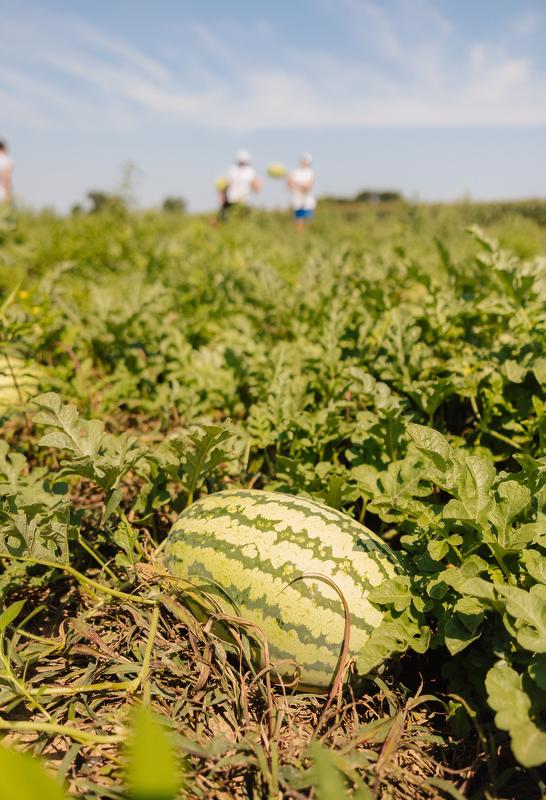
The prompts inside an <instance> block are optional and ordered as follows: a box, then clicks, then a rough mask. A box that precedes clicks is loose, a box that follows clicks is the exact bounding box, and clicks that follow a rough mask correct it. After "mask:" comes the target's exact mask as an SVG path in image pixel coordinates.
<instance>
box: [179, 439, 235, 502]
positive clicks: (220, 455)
mask: <svg viewBox="0 0 546 800" xmlns="http://www.w3.org/2000/svg"><path fill="white" fill-rule="evenodd" d="M232 436H233V434H232V433H231V431H229V430H227V429H226V428H225V427H222V426H219V425H205V426H204V427H203V429H202V430H201V431H198V432H196V433H193V434H192V435H191V436H190V441H191V447H190V448H188V446H187V444H186V443H185V442H183V441H180V440H177V439H173V440H172V442H171V443H170V444H171V446H172V448H173V449H174V450H175V451H176V452H177V453H178V454H179V455H180V456H181V458H182V464H181V467H182V472H183V476H184V485H185V489H186V492H187V494H188V503H191V502H192V501H193V497H194V493H195V490H196V489H197V487H198V485H199V484H200V483H202V482H203V481H204V480H205V478H206V476H207V475H208V474H209V473H210V472H212V471H213V470H214V469H216V468H217V467H218V466H219V465H220V464H223V463H224V462H226V461H230V460H231V459H232V458H233V456H232V455H231V454H230V453H229V452H228V451H227V450H225V449H224V448H223V447H221V445H222V444H223V443H224V442H225V441H226V440H227V439H230V438H231V437H232Z"/></svg>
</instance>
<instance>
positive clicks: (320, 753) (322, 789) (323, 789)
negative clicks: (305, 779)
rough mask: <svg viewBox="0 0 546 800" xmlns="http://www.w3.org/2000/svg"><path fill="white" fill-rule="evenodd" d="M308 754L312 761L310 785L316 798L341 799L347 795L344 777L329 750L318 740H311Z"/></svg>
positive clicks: (320, 799) (322, 799) (323, 799)
mask: <svg viewBox="0 0 546 800" xmlns="http://www.w3.org/2000/svg"><path fill="white" fill-rule="evenodd" d="M309 755H310V757H311V759H312V762H313V766H312V769H311V782H312V783H311V785H312V786H313V788H314V789H315V796H316V798H317V800H333V798H336V800H337V798H340V800H341V799H342V798H343V797H347V786H346V783H345V779H344V778H343V774H342V773H341V772H340V771H339V769H338V768H337V766H336V764H335V762H334V759H333V757H332V754H331V753H330V751H329V750H327V749H326V748H325V747H323V746H322V745H321V744H319V743H318V742H313V743H312V744H311V745H310V746H309Z"/></svg>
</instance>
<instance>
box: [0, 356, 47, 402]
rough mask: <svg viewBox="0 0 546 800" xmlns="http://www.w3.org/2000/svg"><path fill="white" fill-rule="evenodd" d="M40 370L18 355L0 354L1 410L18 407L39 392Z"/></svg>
mask: <svg viewBox="0 0 546 800" xmlns="http://www.w3.org/2000/svg"><path fill="white" fill-rule="evenodd" d="M38 382H39V371H38V369H37V368H35V367H34V366H32V365H30V366H28V365H26V364H25V362H24V361H23V360H22V359H20V358H17V357H14V356H10V357H9V359H8V358H7V357H6V356H5V355H0V411H2V410H6V409H9V408H17V407H18V406H20V405H22V404H24V403H26V402H27V401H28V400H29V398H31V397H34V396H35V395H36V394H38Z"/></svg>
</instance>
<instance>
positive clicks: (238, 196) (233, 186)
mask: <svg viewBox="0 0 546 800" xmlns="http://www.w3.org/2000/svg"><path fill="white" fill-rule="evenodd" d="M255 178H256V170H255V169H254V167H251V166H250V165H249V164H232V166H231V167H230V168H229V170H228V174H227V179H228V188H227V192H226V197H227V200H228V203H246V201H247V200H248V198H249V197H250V193H251V191H252V182H253V180H254V179H255Z"/></svg>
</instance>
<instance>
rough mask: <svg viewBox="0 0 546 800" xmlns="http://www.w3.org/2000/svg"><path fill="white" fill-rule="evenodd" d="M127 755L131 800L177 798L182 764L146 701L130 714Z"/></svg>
mask: <svg viewBox="0 0 546 800" xmlns="http://www.w3.org/2000/svg"><path fill="white" fill-rule="evenodd" d="M127 756H128V767H127V787H128V791H129V797H130V800H176V797H178V792H179V789H180V787H181V784H182V780H181V764H180V761H179V759H178V757H177V755H176V753H175V750H174V748H173V746H172V744H171V742H170V741H169V738H168V737H167V734H166V732H165V729H164V727H163V725H162V723H161V721H160V720H159V719H158V718H157V716H156V715H155V714H153V713H152V712H151V711H150V709H149V708H147V707H146V706H145V705H140V706H138V707H137V709H136V711H135V714H134V716H133V721H132V730H131V735H130V737H129V740H128V743H127Z"/></svg>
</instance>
